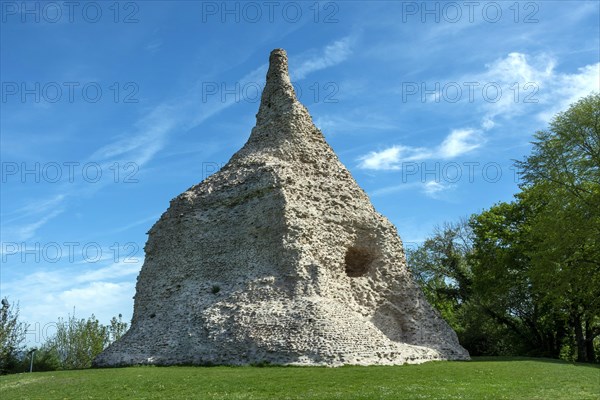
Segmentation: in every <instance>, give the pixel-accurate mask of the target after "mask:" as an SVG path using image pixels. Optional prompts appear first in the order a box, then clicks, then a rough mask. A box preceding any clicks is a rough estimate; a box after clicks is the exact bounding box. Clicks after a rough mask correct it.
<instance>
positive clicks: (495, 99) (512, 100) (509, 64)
mask: <svg viewBox="0 0 600 400" xmlns="http://www.w3.org/2000/svg"><path fill="white" fill-rule="evenodd" d="M557 65H558V62H557V60H556V59H555V58H554V57H552V56H550V55H548V54H543V53H542V54H539V55H536V56H531V55H528V54H524V53H519V52H512V53H509V54H508V55H507V56H506V57H503V58H499V59H497V60H495V61H493V62H491V63H489V64H486V66H485V68H486V70H485V71H484V72H481V73H479V74H471V75H465V76H463V77H462V78H461V79H462V81H463V82H466V81H469V80H470V81H474V82H477V83H479V84H480V88H481V87H482V86H483V85H485V84H491V85H494V90H496V89H495V88H500V95H496V94H495V93H494V90H492V91H490V93H492V95H490V97H492V98H490V99H486V98H485V96H483V97H482V99H480V100H484V101H480V112H482V113H483V116H482V119H481V121H482V122H481V127H482V129H484V130H488V129H491V128H493V127H494V126H495V125H496V120H497V119H498V118H504V119H510V118H513V117H515V116H519V115H524V114H526V113H533V114H535V115H536V116H537V117H538V119H540V120H541V121H543V122H548V121H549V120H550V119H551V118H552V116H554V115H555V114H556V113H557V112H559V111H561V110H564V109H566V108H567V107H568V106H569V105H570V104H572V103H574V102H575V101H577V100H579V99H580V98H581V97H584V96H587V95H588V94H590V92H591V91H593V90H596V91H597V90H600V63H596V64H592V65H586V66H583V67H581V68H578V69H577V72H575V73H565V72H558V71H557V70H556V67H557Z"/></svg>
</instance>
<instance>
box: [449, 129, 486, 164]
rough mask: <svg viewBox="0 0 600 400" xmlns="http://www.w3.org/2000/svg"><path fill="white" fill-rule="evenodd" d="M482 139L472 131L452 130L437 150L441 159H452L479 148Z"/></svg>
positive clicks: (477, 133)
mask: <svg viewBox="0 0 600 400" xmlns="http://www.w3.org/2000/svg"><path fill="white" fill-rule="evenodd" d="M481 143H482V138H481V135H480V134H479V132H478V131H475V130H474V129H454V130H453V131H452V132H450V134H449V135H448V136H447V137H446V138H445V139H444V141H443V142H442V144H441V145H440V146H439V148H438V153H439V155H440V157H441V158H454V157H457V156H460V155H462V154H464V153H468V152H470V151H472V150H475V149H476V148H478V147H479V146H481Z"/></svg>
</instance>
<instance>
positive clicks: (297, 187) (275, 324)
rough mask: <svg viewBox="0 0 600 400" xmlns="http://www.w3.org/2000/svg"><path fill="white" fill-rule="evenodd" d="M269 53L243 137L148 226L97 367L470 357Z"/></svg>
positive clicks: (281, 63)
mask: <svg viewBox="0 0 600 400" xmlns="http://www.w3.org/2000/svg"><path fill="white" fill-rule="evenodd" d="M269 61H270V62H269V71H268V73H267V82H266V86H265V88H264V91H263V93H262V98H261V103H260V109H259V111H258V114H257V116H256V126H255V127H254V128H253V129H252V133H251V135H250V138H249V139H248V142H247V143H246V144H245V145H244V147H243V148H242V149H241V150H239V151H238V152H237V153H236V154H234V155H233V157H232V158H231V160H229V162H228V163H227V164H226V165H225V166H224V167H223V168H222V169H221V170H220V171H218V172H217V173H215V174H213V175H211V176H210V177H208V178H206V179H205V180H204V181H203V182H202V183H200V184H198V185H196V186H193V187H192V188H190V189H189V190H187V191H186V192H184V193H182V194H180V195H179V196H177V197H176V198H175V199H173V200H172V201H171V204H170V207H169V209H168V210H167V211H166V212H165V213H164V214H163V215H162V216H161V217H160V219H159V220H158V222H156V223H155V224H154V226H153V227H152V229H151V230H150V231H149V237H148V242H147V244H146V247H145V251H146V258H145V261H144V265H143V267H142V269H141V272H140V274H139V277H138V280H137V287H136V295H135V305H134V313H133V320H132V322H131V328H130V329H129V331H128V332H127V333H126V334H125V335H124V336H123V337H122V338H121V339H120V340H118V341H117V342H115V343H113V344H112V345H111V346H110V347H108V348H107V349H106V350H105V351H104V352H103V353H101V354H100V355H99V356H98V357H97V358H96V360H95V362H94V364H95V366H116V365H131V364H161V365H170V364H252V363H272V364H293V365H329V366H337V365H343V364H361V365H371V364H403V363H420V362H424V361H428V360H465V359H468V358H469V355H468V353H467V351H466V350H465V349H463V348H462V347H461V346H460V344H459V343H458V340H457V337H456V334H455V333H454V331H453V330H452V329H451V328H450V327H449V326H448V324H447V323H446V322H445V321H444V320H443V319H442V318H441V317H440V316H439V314H438V313H437V312H435V311H434V310H433V309H432V307H431V306H430V305H429V304H428V303H427V301H426V300H425V297H424V295H423V293H422V292H421V290H420V289H419V287H418V286H417V285H416V284H415V283H414V281H413V279H412V277H411V275H410V273H409V271H408V270H407V267H406V261H405V256H404V251H403V247H402V242H401V240H400V238H399V237H398V233H397V231H396V228H395V227H394V226H393V225H392V224H391V223H390V222H389V221H388V220H387V219H386V218H385V217H383V216H382V215H380V214H378V213H377V212H376V211H375V209H374V208H373V205H372V204H371V202H370V200H369V198H368V197H367V195H366V194H365V192H364V191H363V190H362V189H361V188H360V187H359V186H358V184H357V183H356V182H355V180H354V179H353V177H352V175H351V174H350V172H349V171H348V170H347V169H346V168H345V167H344V165H342V163H341V162H340V161H339V159H338V157H337V156H336V155H335V153H334V152H333V150H332V149H331V147H329V145H328V144H327V142H326V141H325V139H324V137H323V134H322V133H321V132H320V131H319V129H317V128H316V127H315V125H314V124H313V122H312V119H311V117H310V115H309V113H308V111H307V109H306V108H305V107H304V106H303V105H302V104H300V103H299V102H298V100H297V99H296V95H295V93H294V89H293V87H292V84H291V83H290V78H289V76H288V62H287V55H286V53H285V51H284V50H282V49H276V50H273V52H272V53H271V56H270V60H269Z"/></svg>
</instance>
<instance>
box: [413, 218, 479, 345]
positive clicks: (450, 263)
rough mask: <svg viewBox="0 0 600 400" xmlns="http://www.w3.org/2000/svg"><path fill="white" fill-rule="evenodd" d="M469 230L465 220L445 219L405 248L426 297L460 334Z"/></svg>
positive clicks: (468, 281)
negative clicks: (413, 246) (414, 245)
mask: <svg viewBox="0 0 600 400" xmlns="http://www.w3.org/2000/svg"><path fill="white" fill-rule="evenodd" d="M471 235H472V232H471V229H470V226H469V224H468V222H467V220H462V221H459V222H458V223H445V224H444V226H443V227H441V228H440V227H436V228H435V231H434V233H433V235H432V236H431V237H429V238H427V239H426V240H425V241H424V242H423V244H422V245H421V246H419V247H417V248H416V249H408V250H407V252H406V255H407V262H408V266H409V268H410V269H411V271H412V273H413V276H414V277H415V279H416V281H417V282H418V283H419V285H420V286H421V288H422V289H423V293H424V294H425V296H426V297H427V300H428V301H429V302H430V304H432V305H433V306H434V307H435V308H436V309H437V310H438V311H439V312H440V314H441V315H442V317H443V318H444V319H445V320H446V321H447V322H448V323H449V324H450V326H452V328H453V329H454V330H455V331H457V333H458V334H459V335H460V334H461V332H462V331H463V328H464V327H463V325H462V321H461V307H462V306H463V305H464V304H465V302H466V301H467V300H468V298H469V295H470V291H471V280H472V276H471V270H470V266H469V265H468V263H467V256H468V255H469V254H470V252H471V246H472V237H471Z"/></svg>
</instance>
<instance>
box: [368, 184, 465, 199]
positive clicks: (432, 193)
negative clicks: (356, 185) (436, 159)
mask: <svg viewBox="0 0 600 400" xmlns="http://www.w3.org/2000/svg"><path fill="white" fill-rule="evenodd" d="M454 188H455V185H450V184H445V183H441V182H437V181H424V182H406V183H402V184H399V185H392V186H387V187H383V188H380V189H377V190H374V191H372V192H370V195H371V196H373V197H378V196H385V195H388V194H392V193H397V192H402V191H405V190H415V189H417V190H418V191H420V192H421V193H422V194H424V195H425V196H427V197H430V198H432V199H439V198H441V195H442V194H443V193H444V192H447V191H449V190H453V189H454Z"/></svg>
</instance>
